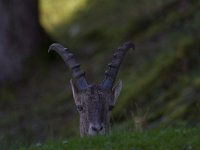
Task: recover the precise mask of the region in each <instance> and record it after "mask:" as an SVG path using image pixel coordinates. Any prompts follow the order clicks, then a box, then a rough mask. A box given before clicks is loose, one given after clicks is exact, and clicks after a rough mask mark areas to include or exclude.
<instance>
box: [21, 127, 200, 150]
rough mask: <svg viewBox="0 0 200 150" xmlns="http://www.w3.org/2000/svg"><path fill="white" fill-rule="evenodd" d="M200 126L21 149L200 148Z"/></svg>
mask: <svg viewBox="0 0 200 150" xmlns="http://www.w3.org/2000/svg"><path fill="white" fill-rule="evenodd" d="M199 133H200V129H199V128H193V129H187V128H182V129H170V128H168V129H162V130H158V129H157V130H150V131H143V132H140V131H138V132H136V131H131V130H130V131H129V132H127V131H126V132H122V131H121V132H114V133H113V134H111V135H109V136H105V137H104V136H98V137H94V138H71V139H69V140H68V139H67V140H63V141H49V142H46V143H40V144H39V143H38V144H36V145H33V146H31V147H29V148H21V149H20V150H55V149H56V150H58V149H59V150H64V149H70V150H73V149H74V150H77V149H87V150H90V149H91V150H102V149H104V150H111V149H114V150H121V149H127V150H128V149H129V150H131V149H133V150H155V149H157V150H169V149H170V150H191V149H192V150H198V148H199V147H200V143H199V139H200V134H199Z"/></svg>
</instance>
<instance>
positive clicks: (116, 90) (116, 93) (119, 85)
mask: <svg viewBox="0 0 200 150" xmlns="http://www.w3.org/2000/svg"><path fill="white" fill-rule="evenodd" d="M121 89H122V81H121V80H119V82H118V83H117V84H116V85H115V87H114V88H113V89H112V92H113V96H114V102H113V104H115V102H116V101H117V98H118V96H119V94H120V92H121Z"/></svg>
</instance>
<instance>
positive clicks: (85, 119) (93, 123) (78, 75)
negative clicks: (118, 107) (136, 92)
mask: <svg viewBox="0 0 200 150" xmlns="http://www.w3.org/2000/svg"><path fill="white" fill-rule="evenodd" d="M130 48H132V49H134V44H132V43H131V42H126V43H124V44H123V45H122V46H120V47H119V48H118V49H117V51H116V53H114V55H113V58H112V62H111V63H109V64H108V66H109V68H108V70H106V72H105V78H104V80H103V81H102V82H101V83H100V84H98V85H93V84H89V83H88V82H87V80H86V78H85V72H83V71H81V69H80V64H79V63H77V61H76V59H75V58H74V55H73V54H72V53H70V51H69V49H67V48H64V47H63V46H62V45H60V44H56V43H54V44H52V45H51V46H50V47H49V50H48V51H51V50H54V51H56V52H57V53H58V54H59V55H60V56H61V57H62V59H63V60H64V61H65V63H66V65H67V66H68V67H69V68H70V69H71V71H72V77H73V80H74V81H75V83H74V82H73V81H72V79H71V80H70V84H71V88H72V93H73V98H74V101H75V104H76V106H77V109H78V111H79V114H80V135H81V136H85V135H96V134H106V133H108V132H109V124H110V123H109V122H110V112H111V110H112V109H113V108H114V106H115V103H116V100H117V97H118V96H119V94H120V91H121V88H122V82H121V80H120V81H119V82H118V83H117V85H116V86H114V87H113V84H114V82H115V79H116V76H117V73H118V71H119V67H120V65H121V62H122V60H123V58H124V56H125V54H126V52H127V51H128V50H129V49H130Z"/></svg>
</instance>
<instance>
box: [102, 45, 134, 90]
mask: <svg viewBox="0 0 200 150" xmlns="http://www.w3.org/2000/svg"><path fill="white" fill-rule="evenodd" d="M130 48H132V49H134V48H135V46H134V44H133V43H131V42H126V43H124V44H122V46H120V47H119V48H118V49H117V51H116V52H115V53H114V55H113V58H112V61H111V63H109V64H108V66H109V68H108V70H106V71H105V78H104V80H103V82H102V83H101V84H100V85H101V86H102V87H103V88H105V89H112V87H113V84H114V82H115V79H116V77H117V73H118V71H119V67H120V65H121V63H122V60H123V58H124V56H125V54H126V52H127V51H128V50H129V49H130Z"/></svg>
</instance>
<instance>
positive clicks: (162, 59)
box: [0, 0, 200, 149]
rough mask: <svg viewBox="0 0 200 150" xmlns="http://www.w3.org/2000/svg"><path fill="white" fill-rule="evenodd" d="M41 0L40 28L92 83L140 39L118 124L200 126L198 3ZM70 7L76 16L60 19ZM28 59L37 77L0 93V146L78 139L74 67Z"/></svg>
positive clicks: (123, 74) (126, 75) (126, 69)
mask: <svg viewBox="0 0 200 150" xmlns="http://www.w3.org/2000/svg"><path fill="white" fill-rule="evenodd" d="M41 2H42V3H41V8H45V9H43V12H42V16H41V22H42V24H43V26H44V27H45V28H46V29H47V31H48V32H49V34H51V35H52V37H54V39H56V41H59V42H61V43H62V44H64V45H66V46H67V47H70V48H71V49H72V51H73V52H74V53H76V56H77V58H79V60H80V61H81V62H84V63H83V65H82V66H83V68H84V69H85V70H86V72H87V77H88V78H89V79H90V81H93V82H97V81H99V80H100V79H102V78H103V77H102V76H103V70H104V69H105V66H106V64H107V63H108V62H109V61H110V58H111V54H112V53H113V48H116V47H117V46H118V45H119V43H121V42H123V41H126V40H131V41H134V42H135V45H136V50H135V52H134V53H133V52H130V53H129V55H128V56H127V57H126V58H127V59H126V60H125V61H124V63H123V65H122V68H123V69H121V70H120V73H119V77H120V78H121V79H122V80H123V85H124V87H123V91H122V94H121V96H120V98H119V101H118V103H117V106H116V108H115V109H114V113H113V118H112V122H113V123H117V122H118V123H119V122H121V121H124V122H126V121H127V120H129V121H127V122H128V123H129V125H128V127H130V126H133V124H134V123H135V124H136V122H138V120H139V123H138V125H135V126H138V128H143V127H154V126H157V125H159V123H161V122H162V123H163V124H164V125H169V124H170V125H172V124H176V123H177V122H186V123H189V124H192V125H199V123H200V118H199V115H196V114H199V113H200V112H199V111H200V104H199V98H200V94H199V93H200V92H199V90H200V78H199V76H200V71H199V70H200V68H199V66H200V59H199V39H200V35H199V33H200V21H199V17H200V11H199V9H198V8H199V6H200V3H199V1H195V0H191V1H189V2H186V3H184V2H182V1H179V0H169V1H164V0H163V1H159V2H158V1H157V0H149V1H145V0H141V1H136V0H135V1H134V0H126V1H124V2H123V3H122V2H121V1H120V0H110V1H107V0H99V1H92V0H76V1H75V0H69V1H67V2H66V1H65V0H59V2H58V1H54V0H41ZM79 2H80V3H79ZM70 3H72V5H69V4H70ZM69 6H72V7H71V8H68V7H69ZM74 8H75V9H74ZM66 10H68V11H69V12H71V14H70V13H69V14H70V15H68V14H67V15H66V16H65V15H63V14H66ZM47 49H48V48H46V49H44V51H47ZM50 56H51V57H52V56H55V53H53V54H50ZM55 57H56V58H57V59H56V60H60V58H59V57H57V56H55ZM35 58H37V59H35ZM45 58H46V56H45ZM88 58H90V59H88ZM30 59H31V60H32V61H31V62H30V64H31V65H30V66H28V68H33V69H34V73H32V72H31V71H30V73H28V77H26V80H25V81H22V82H21V83H18V85H17V86H13V85H12V86H9V87H8V88H5V89H3V90H1V91H0V101H1V106H0V108H1V110H0V112H1V113H0V117H1V120H0V146H2V145H3V144H2V143H5V144H6V145H11V144H13V143H15V140H16V137H17V139H18V140H19V141H25V143H33V142H37V141H43V140H44V139H46V138H47V137H48V138H55V137H56V138H63V137H69V136H74V135H78V119H77V118H78V114H77V112H76V109H75V106H74V103H73V101H72V96H71V92H70V88H69V83H68V81H69V79H70V74H69V70H68V69H66V68H65V66H64V63H63V62H62V61H61V60H60V61H59V62H58V61H54V62H53V63H49V62H44V61H43V60H42V58H41V60H38V57H37V56H33V58H30ZM54 60H55V59H54ZM51 61H52V59H51ZM41 64H42V65H41ZM96 66H98V67H96ZM36 70H37V71H36ZM27 72H28V71H27ZM27 78H28V79H27ZM130 118H131V119H130ZM130 120H131V121H130ZM0 149H1V147H0ZM7 149H8V148H7Z"/></svg>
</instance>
